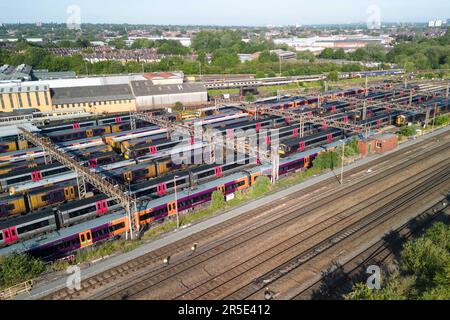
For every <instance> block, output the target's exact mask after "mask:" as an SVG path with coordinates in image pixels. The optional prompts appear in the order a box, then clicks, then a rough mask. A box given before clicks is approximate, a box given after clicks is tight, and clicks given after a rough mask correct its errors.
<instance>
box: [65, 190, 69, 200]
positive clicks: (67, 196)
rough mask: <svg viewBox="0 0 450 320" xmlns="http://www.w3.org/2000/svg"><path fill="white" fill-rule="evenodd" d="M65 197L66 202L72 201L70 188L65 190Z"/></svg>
mask: <svg viewBox="0 0 450 320" xmlns="http://www.w3.org/2000/svg"><path fill="white" fill-rule="evenodd" d="M64 196H65V198H66V200H68V199H70V188H64Z"/></svg>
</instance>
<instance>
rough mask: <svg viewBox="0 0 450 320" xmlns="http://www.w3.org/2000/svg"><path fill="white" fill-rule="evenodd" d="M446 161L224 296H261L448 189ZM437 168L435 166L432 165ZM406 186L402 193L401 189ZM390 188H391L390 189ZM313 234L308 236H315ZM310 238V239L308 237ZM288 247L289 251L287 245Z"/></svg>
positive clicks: (253, 297)
mask: <svg viewBox="0 0 450 320" xmlns="http://www.w3.org/2000/svg"><path fill="white" fill-rule="evenodd" d="M448 164H449V163H445V165H444V166H442V165H439V168H440V171H437V173H435V174H433V175H431V176H430V174H429V173H428V174H427V175H424V176H422V177H420V178H419V179H417V180H416V181H415V182H414V187H413V188H410V186H411V185H409V184H408V185H407V186H406V185H403V186H402V189H403V190H402V189H400V190H399V192H396V193H394V195H396V196H397V197H398V196H399V195H401V197H398V198H397V199H395V200H393V201H390V202H387V203H386V204H385V205H383V206H382V207H381V208H379V209H377V210H375V211H374V212H373V213H371V214H369V215H368V216H365V217H364V218H363V219H361V220H359V221H356V222H354V223H352V224H350V225H349V226H348V227H346V228H344V229H343V230H341V231H339V232H337V233H332V232H331V235H330V236H329V237H327V238H325V239H324V240H322V241H320V242H319V243H318V244H317V245H314V246H313V247H311V248H309V249H307V250H305V251H303V252H302V253H301V254H300V255H298V256H295V257H294V258H293V259H292V260H290V261H288V262H287V263H285V264H283V265H281V266H280V267H277V268H276V269H275V270H273V271H270V272H269V273H268V274H265V275H264V276H262V277H260V278H258V279H256V280H255V281H253V282H252V283H250V284H248V285H247V286H244V287H243V288H240V289H238V290H236V291H235V292H233V293H231V294H229V295H227V296H226V297H225V298H226V299H248V298H250V299H256V298H257V297H258V296H259V297H260V298H262V297H263V296H264V295H263V292H262V291H263V289H264V288H265V287H266V286H268V285H270V284H271V283H273V282H275V281H276V280H278V279H280V278H282V277H284V276H285V275H287V274H289V272H291V271H292V270H294V269H296V268H298V267H300V266H301V265H303V264H304V263H305V262H307V261H309V260H311V259H312V258H314V257H316V256H318V255H319V254H321V253H324V252H325V251H326V250H328V249H330V248H332V247H333V246H335V245H336V244H337V243H339V242H341V241H343V240H344V239H346V238H348V237H350V236H352V235H354V234H356V233H357V232H362V231H363V230H368V229H370V228H374V227H376V226H377V225H378V224H380V223H382V222H385V221H388V220H389V219H391V218H392V217H393V216H395V215H396V214H397V213H399V212H401V210H402V209H404V208H406V207H407V206H409V205H411V202H413V201H415V200H417V199H418V198H420V197H422V196H423V194H427V193H429V192H432V191H435V190H439V189H440V188H442V187H445V188H448V187H449V186H450V183H449V177H450V170H449V169H448V168H447V167H448ZM434 169H436V168H434ZM405 188H407V189H409V190H408V192H407V193H406V194H405V193H404V189H405ZM389 191H391V190H389ZM386 197H389V198H393V195H387V196H386ZM333 229H334V230H336V228H335V226H333V228H331V230H333ZM315 236H316V234H314V235H313V236H312V237H311V238H313V237H315ZM308 240H311V239H308ZM290 250H292V249H291V248H290Z"/></svg>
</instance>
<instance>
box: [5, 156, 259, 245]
mask: <svg viewBox="0 0 450 320" xmlns="http://www.w3.org/2000/svg"><path fill="white" fill-rule="evenodd" d="M253 162H254V161H253V160H251V159H250V158H245V159H243V160H242V161H239V162H238V161H236V162H232V163H227V164H223V165H204V166H201V167H198V168H194V169H190V170H185V171H182V172H177V173H176V174H175V173H174V174H172V175H169V176H167V177H161V178H157V179H152V180H150V181H147V182H143V183H139V184H134V185H132V186H131V189H130V192H131V194H133V195H135V196H136V197H137V198H138V199H140V200H141V201H144V202H145V201H148V199H150V200H153V199H157V198H158V197H163V196H166V195H167V194H169V193H171V192H172V191H173V189H174V187H175V183H176V186H177V188H178V190H183V189H185V188H189V187H192V188H194V187H195V186H197V184H198V183H203V182H205V181H208V180H215V179H218V178H221V177H223V176H224V175H226V174H231V173H233V172H237V171H239V170H242V169H243V168H246V167H248V166H249V165H251V163H253ZM118 209H120V206H119V205H118V204H117V203H116V202H115V201H114V200H112V199H110V198H108V197H107V196H105V195H96V196H93V197H89V198H85V199H81V200H76V201H72V202H69V203H66V204H61V205H59V206H58V207H57V208H54V209H44V210H41V211H38V212H34V213H30V214H28V215H26V216H19V217H14V218H12V219H9V220H7V221H4V222H0V226H3V227H2V228H1V229H0V230H2V231H4V232H3V234H5V233H8V232H9V233H10V234H13V235H16V236H17V238H16V240H19V239H20V240H21V241H23V240H26V239H28V238H31V237H34V236H37V235H41V234H44V233H46V232H50V231H54V230H60V229H63V228H66V227H70V226H72V225H74V224H77V223H79V222H81V221H85V220H89V219H91V218H95V217H99V216H103V215H106V214H112V213H114V212H115V211H117V210H118ZM5 226H8V227H5ZM13 230H14V231H13ZM5 238H8V237H5ZM9 243H10V242H7V241H5V242H0V245H1V246H3V245H6V244H9Z"/></svg>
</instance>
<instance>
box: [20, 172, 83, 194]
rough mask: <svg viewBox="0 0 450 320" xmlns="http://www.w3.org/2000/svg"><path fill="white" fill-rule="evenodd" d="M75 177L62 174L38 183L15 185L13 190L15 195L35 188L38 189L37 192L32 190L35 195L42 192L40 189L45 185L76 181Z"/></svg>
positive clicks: (70, 173)
mask: <svg viewBox="0 0 450 320" xmlns="http://www.w3.org/2000/svg"><path fill="white" fill-rule="evenodd" d="M76 177H77V175H76V173H74V172H68V173H64V174H59V175H55V176H51V177H49V178H46V179H42V180H39V181H30V182H26V183H21V184H17V185H15V186H14V187H13V188H14V190H15V192H16V193H20V192H25V191H28V190H32V189H35V188H39V189H37V190H34V193H36V192H37V193H39V192H42V190H43V189H42V187H44V186H46V185H49V184H55V183H56V184H59V183H61V182H64V181H66V182H67V181H69V180H73V179H76ZM44 189H45V188H44ZM32 192H33V191H32Z"/></svg>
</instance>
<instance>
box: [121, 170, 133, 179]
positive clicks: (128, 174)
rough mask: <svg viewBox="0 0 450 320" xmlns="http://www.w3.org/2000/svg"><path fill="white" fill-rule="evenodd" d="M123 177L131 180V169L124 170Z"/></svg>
mask: <svg viewBox="0 0 450 320" xmlns="http://www.w3.org/2000/svg"><path fill="white" fill-rule="evenodd" d="M123 178H124V180H125V181H132V180H133V173H132V172H131V171H128V172H124V173H123Z"/></svg>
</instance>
